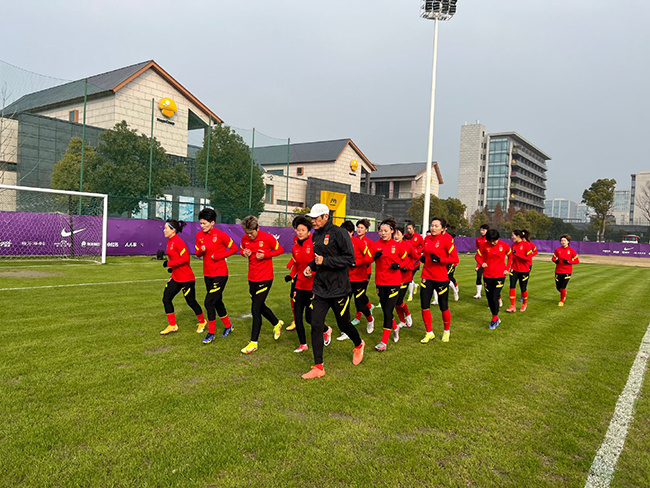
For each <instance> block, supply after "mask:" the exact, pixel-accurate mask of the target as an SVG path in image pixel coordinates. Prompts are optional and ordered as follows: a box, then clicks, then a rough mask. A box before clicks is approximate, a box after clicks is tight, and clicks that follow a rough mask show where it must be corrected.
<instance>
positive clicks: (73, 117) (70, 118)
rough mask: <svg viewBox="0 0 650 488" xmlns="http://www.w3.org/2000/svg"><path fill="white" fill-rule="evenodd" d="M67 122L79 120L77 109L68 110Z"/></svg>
mask: <svg viewBox="0 0 650 488" xmlns="http://www.w3.org/2000/svg"><path fill="white" fill-rule="evenodd" d="M68 121H69V122H79V110H70V112H69V113H68Z"/></svg>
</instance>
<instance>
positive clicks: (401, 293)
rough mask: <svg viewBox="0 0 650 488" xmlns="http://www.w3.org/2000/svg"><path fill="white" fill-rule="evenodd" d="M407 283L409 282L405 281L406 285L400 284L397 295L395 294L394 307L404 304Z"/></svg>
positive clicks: (407, 287)
mask: <svg viewBox="0 0 650 488" xmlns="http://www.w3.org/2000/svg"><path fill="white" fill-rule="evenodd" d="M409 283H410V281H407V282H406V283H402V284H401V285H400V287H399V293H398V294H397V302H396V303H395V306H397V305H401V304H402V303H404V297H405V296H406V292H407V291H408V289H409Z"/></svg>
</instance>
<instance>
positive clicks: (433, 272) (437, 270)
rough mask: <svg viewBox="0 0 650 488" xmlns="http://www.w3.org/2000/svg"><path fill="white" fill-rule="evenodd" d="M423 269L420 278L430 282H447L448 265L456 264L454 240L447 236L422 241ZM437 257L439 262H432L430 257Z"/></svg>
mask: <svg viewBox="0 0 650 488" xmlns="http://www.w3.org/2000/svg"><path fill="white" fill-rule="evenodd" d="M422 255H423V256H424V267H423V268H422V278H423V279H427V280H432V281H449V275H448V273H447V265H448V264H452V265H453V264H458V261H459V259H458V252H457V251H456V245H455V244H454V238H453V237H451V236H450V235H449V234H447V233H445V234H438V235H437V236H434V235H430V236H427V237H426V238H425V239H424V250H423V253H422ZM432 255H434V256H438V258H440V261H438V262H433V261H432V260H431V256H432Z"/></svg>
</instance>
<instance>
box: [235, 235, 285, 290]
mask: <svg viewBox="0 0 650 488" xmlns="http://www.w3.org/2000/svg"><path fill="white" fill-rule="evenodd" d="M240 248H241V249H240V250H239V253H240V254H241V255H242V256H243V255H244V254H243V253H244V249H250V250H251V255H250V256H249V257H248V281H253V282H259V281H268V280H272V279H273V259H271V258H272V257H273V256H279V255H280V254H282V253H283V252H284V249H283V248H282V246H281V245H280V243H279V242H278V241H277V239H276V238H275V237H273V236H272V235H271V234H269V233H268V232H264V231H263V230H259V231H257V237H255V239H251V238H250V237H248V236H247V235H246V234H244V236H243V237H242V238H241V246H240ZM258 252H261V253H263V254H264V257H263V258H262V259H258V258H257V253H258Z"/></svg>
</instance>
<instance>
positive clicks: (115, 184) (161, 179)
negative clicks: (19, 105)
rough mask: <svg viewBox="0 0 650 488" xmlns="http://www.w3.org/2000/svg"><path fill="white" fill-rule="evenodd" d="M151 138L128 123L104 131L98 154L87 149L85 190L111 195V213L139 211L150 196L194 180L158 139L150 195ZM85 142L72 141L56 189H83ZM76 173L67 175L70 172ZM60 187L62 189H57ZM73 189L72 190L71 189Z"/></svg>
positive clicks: (57, 168)
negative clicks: (82, 172) (82, 165)
mask: <svg viewBox="0 0 650 488" xmlns="http://www.w3.org/2000/svg"><path fill="white" fill-rule="evenodd" d="M150 143H151V139H150V138H149V137H147V136H145V135H143V134H140V135H138V133H137V131H136V130H135V129H130V128H129V126H128V124H127V123H126V122H125V121H122V122H119V123H117V124H115V127H114V128H113V129H109V130H106V131H104V132H102V133H101V134H100V136H99V144H98V146H97V150H96V153H95V152H94V151H92V150H91V152H90V153H88V149H89V147H88V146H86V150H85V151H86V152H85V154H84V177H83V178H84V180H83V189H84V191H89V192H96V193H107V194H108V195H110V196H111V197H113V198H109V200H108V211H109V213H111V214H124V213H126V214H128V215H130V214H131V213H133V212H135V211H137V210H138V209H139V206H140V202H141V201H144V200H146V199H147V198H148V197H152V198H156V197H161V196H162V195H163V191H164V190H165V188H168V187H169V186H170V185H179V186H186V185H189V182H190V179H189V176H188V174H187V169H186V168H185V166H184V165H183V164H182V163H179V164H177V165H172V164H171V163H170V161H169V158H168V157H167V153H166V152H165V150H164V149H163V147H162V146H161V145H160V143H159V142H158V141H157V140H156V139H155V138H154V140H153V158H152V161H151V193H149V167H150V164H149V153H150ZM80 165H81V140H80V139H79V138H72V139H71V140H70V143H69V145H68V150H67V151H66V154H65V155H64V157H63V159H61V161H59V162H58V163H57V164H56V165H55V166H54V170H53V172H52V186H53V187H54V188H60V189H73V190H79V175H80ZM71 171H72V172H73V173H72V174H67V173H68V172H71ZM57 185H58V186H57ZM70 187H72V188H70Z"/></svg>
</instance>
